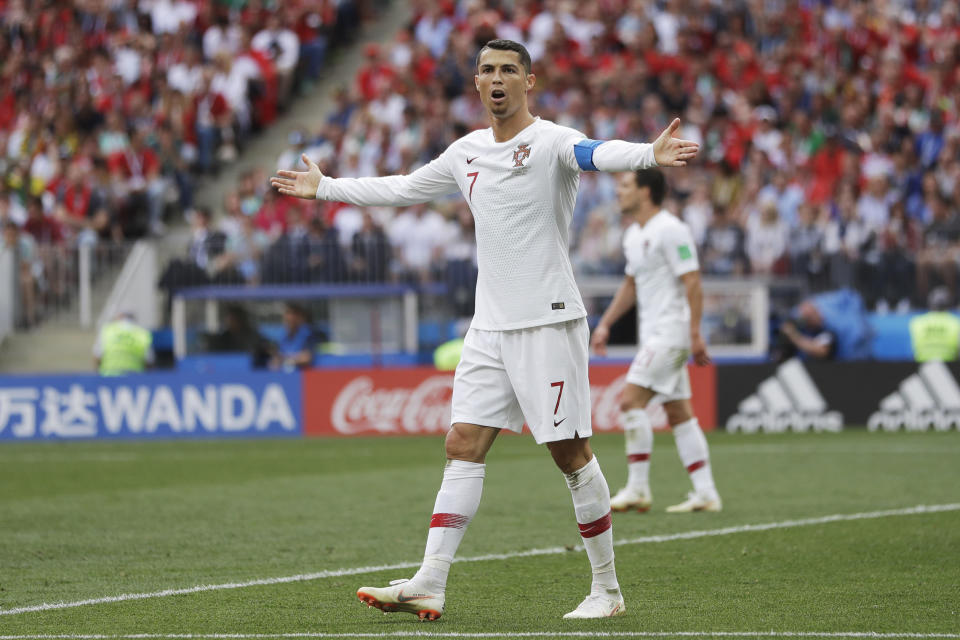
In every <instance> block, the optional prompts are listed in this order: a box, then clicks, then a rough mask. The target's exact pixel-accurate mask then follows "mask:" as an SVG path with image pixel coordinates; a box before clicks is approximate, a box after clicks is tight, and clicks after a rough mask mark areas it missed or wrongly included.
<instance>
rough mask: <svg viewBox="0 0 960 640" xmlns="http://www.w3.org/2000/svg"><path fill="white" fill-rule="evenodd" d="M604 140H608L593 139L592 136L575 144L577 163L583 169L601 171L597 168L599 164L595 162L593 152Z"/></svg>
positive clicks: (574, 153)
mask: <svg viewBox="0 0 960 640" xmlns="http://www.w3.org/2000/svg"><path fill="white" fill-rule="evenodd" d="M604 142H606V140H591V139H590V138H584V139H583V140H581V141H580V142H578V143H577V144H575V145H573V155H574V156H576V158H577V165H579V166H580V169H581V170H582V171H599V169H597V165H595V164H593V152H594V150H595V149H596V148H597V147H599V146H600V145H602V144H603V143H604Z"/></svg>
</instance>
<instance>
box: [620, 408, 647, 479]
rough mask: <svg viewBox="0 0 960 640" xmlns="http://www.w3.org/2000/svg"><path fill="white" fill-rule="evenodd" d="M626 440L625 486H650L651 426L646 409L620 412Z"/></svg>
mask: <svg viewBox="0 0 960 640" xmlns="http://www.w3.org/2000/svg"><path fill="white" fill-rule="evenodd" d="M620 420H621V421H622V423H623V428H624V430H625V432H626V433H625V435H626V441H627V486H628V487H634V488H636V489H645V488H647V487H648V486H650V454H651V453H652V452H653V426H652V425H651V424H650V416H649V415H647V411H646V409H630V410H629V411H624V412H623V413H622V414H620Z"/></svg>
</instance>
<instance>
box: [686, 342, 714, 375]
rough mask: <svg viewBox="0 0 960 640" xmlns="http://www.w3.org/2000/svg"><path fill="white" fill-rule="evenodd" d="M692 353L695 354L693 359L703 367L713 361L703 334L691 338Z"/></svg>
mask: <svg viewBox="0 0 960 640" xmlns="http://www.w3.org/2000/svg"><path fill="white" fill-rule="evenodd" d="M690 353H691V354H692V355H693V361H694V362H695V363H696V364H698V365H700V366H701V367H702V366H703V365H706V364H710V363H711V362H713V361H712V360H711V359H710V354H709V353H707V343H706V342H704V341H703V337H702V336H699V335H696V336H692V337H691V338H690Z"/></svg>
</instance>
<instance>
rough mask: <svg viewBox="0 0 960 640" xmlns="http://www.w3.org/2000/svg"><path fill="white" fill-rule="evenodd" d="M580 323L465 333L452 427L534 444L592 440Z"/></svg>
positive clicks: (582, 324)
mask: <svg viewBox="0 0 960 640" xmlns="http://www.w3.org/2000/svg"><path fill="white" fill-rule="evenodd" d="M589 338H590V330H589V329H588V328H587V321H586V319H584V318H580V319H577V320H570V321H568V322H558V323H556V324H548V325H545V326H541V327H532V328H530V329H515V330H511V331H483V330H479V329H470V331H468V332H467V335H466V337H465V338H464V341H463V355H462V356H461V357H460V364H459V365H457V371H456V374H455V375H454V378H453V410H452V413H451V424H452V423H455V422H466V423H468V424H478V425H481V426H485V427H497V428H504V429H509V430H510V431H516V432H517V433H520V432H521V431H522V430H523V422H524V418H526V422H527V426H528V427H529V428H530V431H531V432H533V437H534V439H536V441H537V444H543V443H544V442H554V441H556V440H569V439H571V438H573V437H574V436H575V435H578V436H580V437H581V438H586V437H589V436H590V435H591V434H592V433H593V430H592V429H591V423H590V414H591V411H590V381H589V378H588V367H587V363H588V360H589V354H588V352H587V344H588V340H589Z"/></svg>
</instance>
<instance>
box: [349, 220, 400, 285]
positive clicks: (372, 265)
mask: <svg viewBox="0 0 960 640" xmlns="http://www.w3.org/2000/svg"><path fill="white" fill-rule="evenodd" d="M362 216H363V217H362V221H363V222H362V226H361V227H360V230H359V231H357V232H356V233H355V234H354V235H353V239H352V240H351V242H350V249H351V264H350V272H351V276H352V278H353V280H354V281H356V282H386V281H387V275H388V273H389V268H390V255H391V250H390V241H389V240H388V239H387V234H386V233H385V232H384V230H383V227H381V226H380V225H379V224H377V222H376V221H375V220H374V219H373V216H372V215H371V214H370V212H369V211H367V210H364V211H363V213H362Z"/></svg>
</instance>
